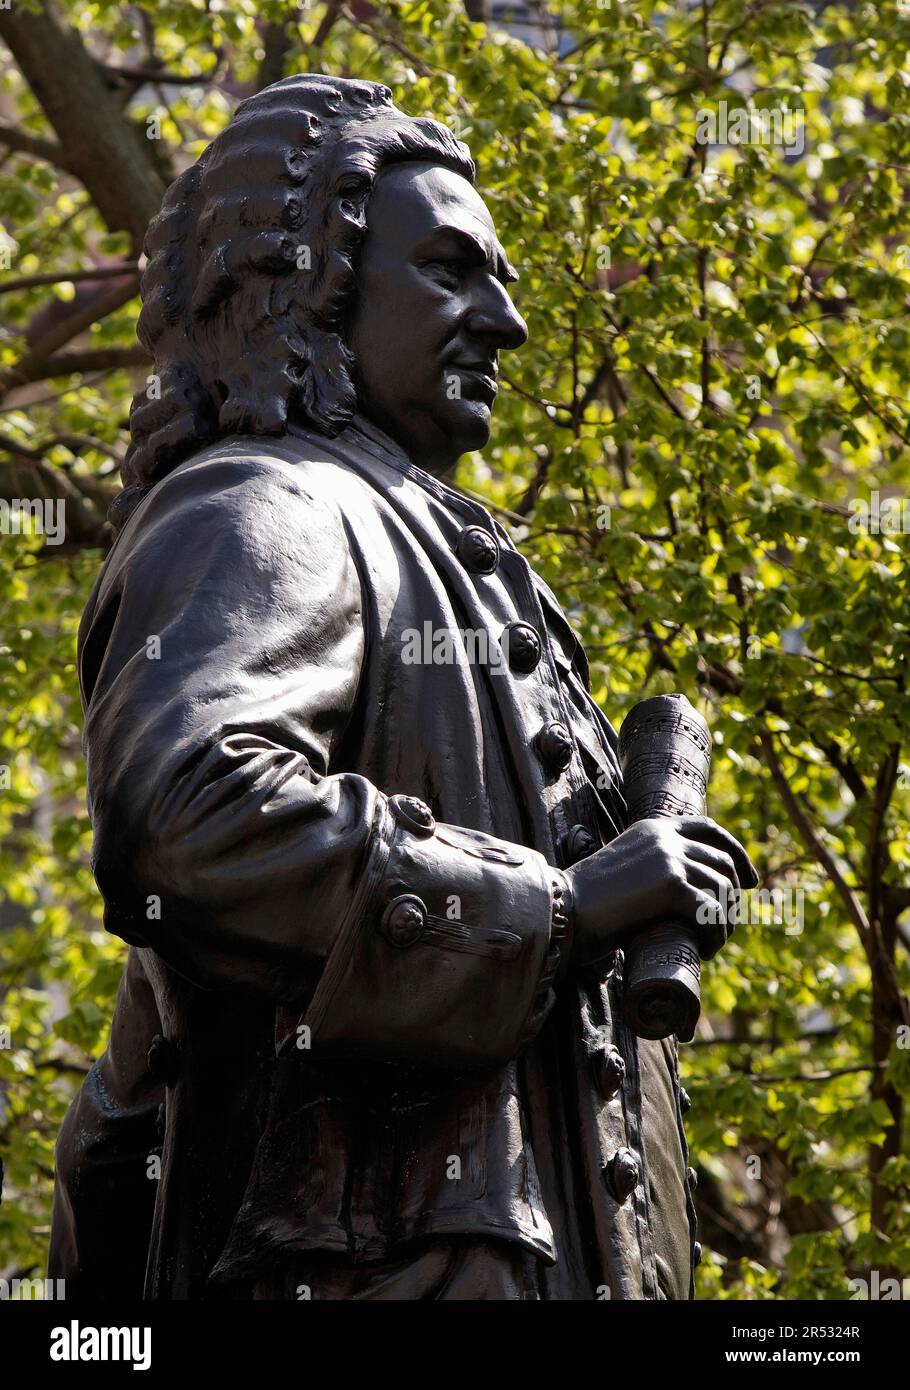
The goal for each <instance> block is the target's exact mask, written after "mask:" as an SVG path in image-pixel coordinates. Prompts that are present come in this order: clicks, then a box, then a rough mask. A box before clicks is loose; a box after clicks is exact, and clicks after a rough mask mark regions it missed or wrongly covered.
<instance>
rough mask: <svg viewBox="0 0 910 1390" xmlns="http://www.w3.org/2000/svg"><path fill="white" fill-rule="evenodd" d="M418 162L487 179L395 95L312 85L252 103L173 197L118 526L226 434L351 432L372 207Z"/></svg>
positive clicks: (150, 244) (159, 234)
mask: <svg viewBox="0 0 910 1390" xmlns="http://www.w3.org/2000/svg"><path fill="white" fill-rule="evenodd" d="M405 160H431V161H433V162H434V163H437V164H443V165H445V166H447V167H448V168H450V169H452V170H453V171H454V172H455V173H457V174H461V175H462V176H463V177H464V178H466V179H468V180H469V181H470V182H473V180H474V164H473V162H472V160H471V157H470V154H469V153H468V150H467V147H466V146H465V145H463V144H461V143H460V142H459V141H457V140H456V139H455V138H454V136H453V135H452V134H451V133H450V132H449V131H448V130H447V129H446V128H445V127H444V126H442V125H439V124H438V122H436V121H433V120H429V119H424V118H415V117H411V116H406V115H405V114H404V112H402V111H399V110H398V109H397V108H396V107H395V106H393V104H392V94H391V92H390V91H389V89H388V88H387V87H382V86H379V85H377V84H376V83H373V82H358V81H352V80H349V79H346V78H330V77H321V76H318V75H309V74H305V75H302V76H298V77H288V78H285V79H284V80H283V81H281V82H276V83H275V84H274V85H273V86H271V87H266V88H265V89H264V90H263V91H261V92H259V93H257V95H256V96H254V97H250V98H249V100H247V101H245V102H243V103H242V105H241V106H239V107H238V108H237V111H236V113H235V115H234V117H233V119H232V121H231V122H230V124H229V125H228V126H227V127H226V128H225V130H223V131H222V133H221V134H220V135H219V136H218V137H217V138H216V139H215V140H213V141H212V143H211V145H209V146H208V148H207V149H206V150H205V151H204V153H203V154H202V155H200V157H199V159H198V160H197V161H196V163H195V164H194V165H193V166H192V167H191V168H189V169H187V170H186V171H185V172H184V173H182V174H181V175H180V177H179V178H177V179H175V181H174V182H173V183H172V184H171V186H170V188H169V189H168V191H167V193H166V194H165V197H164V201H163V203H162V206H161V211H160V213H159V214H158V216H157V217H156V218H155V219H154V221H153V222H152V223H151V225H150V226H149V229H148V232H147V234H146V239H145V254H146V256H147V260H148V264H147V267H146V269H145V272H144V274H143V276H142V286H141V289H142V301H143V304H142V312H141V313H140V315H139V322H138V325H137V334H138V337H139V341H140V342H141V343H142V345H143V346H144V347H145V348H147V349H148V350H149V352H150V353H151V354H152V355H153V357H154V374H153V375H152V376H151V377H150V379H149V382H148V383H147V384H146V386H144V387H143V388H142V389H141V390H140V391H138V392H137V393H136V395H135V396H134V397H133V402H132V407H131V410H130V431H131V435H132V442H131V444H130V447H129V449H128V451H127V455H126V458H125V460H124V463H123V468H122V477H123V483H124V491H123V492H122V493H121V494H120V496H119V497H118V499H117V501H116V502H115V503H114V507H113V509H112V515H111V520H112V522H113V524H114V527H115V529H119V527H120V526H121V525H122V524H123V522H124V521H125V520H126V518H127V516H128V515H129V514H130V512H131V511H132V510H133V509H134V507H135V506H136V505H137V503H138V502H139V501H140V500H141V498H142V497H143V496H144V495H145V493H146V492H147V491H148V490H149V488H150V487H152V486H154V484H155V483H156V482H158V481H159V480H160V479H161V478H162V477H164V476H165V475H166V474H167V473H169V472H170V470H171V469H173V468H176V467H177V465H178V464H179V463H182V462H183V461H184V459H186V458H187V457H189V455H190V454H192V453H195V452H196V451H197V450H198V449H201V448H203V447H204V446H205V445H206V444H208V443H210V442H212V441H213V440H214V439H217V438H219V437H221V436H222V435H228V434H281V433H283V432H284V430H285V429H286V428H287V425H288V420H289V418H290V417H293V418H296V419H299V420H306V421H308V422H309V423H310V424H311V425H313V426H314V427H315V428H316V429H318V430H320V431H322V432H323V433H324V434H327V435H335V434H337V433H338V432H339V431H340V430H341V429H343V428H344V426H345V425H346V424H347V422H348V421H349V420H350V418H351V416H352V414H353V413H354V410H355V408H356V399H355V391H354V383H353V379H352V368H353V360H352V357H351V354H350V352H349V350H348V348H347V346H346V345H345V342H344V339H343V336H342V332H343V327H344V320H345V316H346V314H347V311H348V308H349V305H350V304H351V302H352V300H353V296H354V291H355V287H356V269H355V261H356V253H357V249H358V247H359V245H360V243H361V241H362V239H363V237H364V235H365V232H366V209H367V203H368V200H369V196H370V193H371V191H372V189H373V186H374V184H375V181H376V178H377V175H378V174H379V172H380V170H381V169H382V168H383V166H384V165H387V164H392V163H401V162H402V161H405Z"/></svg>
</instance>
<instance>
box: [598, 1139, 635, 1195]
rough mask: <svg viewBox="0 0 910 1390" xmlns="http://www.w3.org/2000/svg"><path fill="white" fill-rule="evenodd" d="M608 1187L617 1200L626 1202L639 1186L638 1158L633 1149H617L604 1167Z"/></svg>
mask: <svg viewBox="0 0 910 1390" xmlns="http://www.w3.org/2000/svg"><path fill="white" fill-rule="evenodd" d="M604 1176H605V1177H606V1180H607V1187H608V1188H609V1190H610V1192H611V1194H612V1195H613V1196H614V1197H615V1198H616V1200H617V1202H624V1201H625V1200H626V1198H627V1197H629V1196H630V1195H631V1193H633V1192H634V1191H635V1189H636V1187H637V1186H638V1179H639V1176H640V1175H639V1168H638V1158H637V1156H636V1155H635V1154H634V1153H633V1152H632V1150H631V1149H617V1150H616V1152H615V1154H614V1155H613V1157H612V1158H611V1159H610V1161H609V1163H608V1164H607V1166H606V1168H605V1169H604Z"/></svg>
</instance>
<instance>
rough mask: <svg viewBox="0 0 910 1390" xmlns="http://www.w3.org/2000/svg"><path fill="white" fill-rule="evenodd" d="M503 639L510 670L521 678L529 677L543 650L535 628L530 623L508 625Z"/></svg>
mask: <svg viewBox="0 0 910 1390" xmlns="http://www.w3.org/2000/svg"><path fill="white" fill-rule="evenodd" d="M503 637H504V643H503V645H504V646H505V649H506V656H507V658H508V662H509V665H510V666H511V668H512V670H513V671H518V673H519V674H520V675H523V676H527V675H530V673H531V672H532V671H533V670H534V668H535V667H536V666H537V664H538V662H539V661H540V658H541V654H542V650H543V649H542V648H541V645H540V637H539V636H538V634H537V630H536V628H533V627H532V626H531V624H530V623H510V624H509V626H508V627H507V628H506V630H505V632H504V633H503Z"/></svg>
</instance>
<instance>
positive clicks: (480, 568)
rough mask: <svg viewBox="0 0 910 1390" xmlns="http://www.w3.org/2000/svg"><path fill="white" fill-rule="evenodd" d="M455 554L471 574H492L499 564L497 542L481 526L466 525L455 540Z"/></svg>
mask: <svg viewBox="0 0 910 1390" xmlns="http://www.w3.org/2000/svg"><path fill="white" fill-rule="evenodd" d="M455 554H456V555H457V556H458V558H459V560H460V561H461V563H462V564H463V565H464V567H465V569H466V570H471V572H472V573H473V574H492V573H493V571H494V570H495V568H496V566H497V565H498V564H499V542H498V541H497V540H496V538H495V536H491V535H490V533H489V531H485V530H484V529H483V527H482V526H466V527H465V529H464V530H463V531H462V533H461V535H460V536H459V537H458V540H457V541H456V542H455Z"/></svg>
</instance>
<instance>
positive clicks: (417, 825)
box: [389, 796, 436, 839]
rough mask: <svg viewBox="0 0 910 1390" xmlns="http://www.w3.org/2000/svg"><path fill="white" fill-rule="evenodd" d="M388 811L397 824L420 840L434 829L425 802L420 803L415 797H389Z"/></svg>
mask: <svg viewBox="0 0 910 1390" xmlns="http://www.w3.org/2000/svg"><path fill="white" fill-rule="evenodd" d="M389 810H390V811H391V812H392V815H393V816H394V817H395V819H396V820H397V822H398V824H399V825H403V826H404V827H405V829H406V830H410V832H411V834H412V835H419V836H421V838H422V839H426V838H427V836H429V835H432V834H433V831H434V830H435V829H436V821H435V820H434V819H433V812H432V811H431V810H430V808H429V806H427V805H426V803H425V802H423V801H420V800H419V799H418V798H417V797H416V796H393V797H390V798H389Z"/></svg>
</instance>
